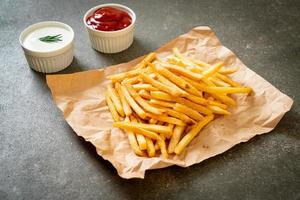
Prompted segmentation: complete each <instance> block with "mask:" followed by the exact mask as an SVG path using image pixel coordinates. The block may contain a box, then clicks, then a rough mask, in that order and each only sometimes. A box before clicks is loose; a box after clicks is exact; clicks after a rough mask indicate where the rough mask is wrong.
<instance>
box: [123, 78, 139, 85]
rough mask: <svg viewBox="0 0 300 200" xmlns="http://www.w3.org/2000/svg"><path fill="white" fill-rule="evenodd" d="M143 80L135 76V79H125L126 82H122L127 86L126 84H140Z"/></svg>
mask: <svg viewBox="0 0 300 200" xmlns="http://www.w3.org/2000/svg"><path fill="white" fill-rule="evenodd" d="M141 80H142V79H141V78H139V77H138V76H134V77H131V78H125V79H124V80H122V82H121V83H122V84H123V85H125V84H130V85H132V84H137V83H139V82H141Z"/></svg>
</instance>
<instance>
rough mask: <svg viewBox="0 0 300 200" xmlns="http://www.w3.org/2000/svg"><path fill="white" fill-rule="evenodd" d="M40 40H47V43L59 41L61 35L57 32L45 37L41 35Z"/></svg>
mask: <svg viewBox="0 0 300 200" xmlns="http://www.w3.org/2000/svg"><path fill="white" fill-rule="evenodd" d="M39 40H40V41H42V42H47V43H52V42H59V41H62V35H61V34H58V35H53V36H51V35H47V36H45V37H41V38H39Z"/></svg>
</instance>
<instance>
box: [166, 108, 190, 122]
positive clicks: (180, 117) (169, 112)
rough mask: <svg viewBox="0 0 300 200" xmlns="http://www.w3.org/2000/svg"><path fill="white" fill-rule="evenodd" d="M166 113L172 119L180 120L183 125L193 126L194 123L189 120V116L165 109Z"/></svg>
mask: <svg viewBox="0 0 300 200" xmlns="http://www.w3.org/2000/svg"><path fill="white" fill-rule="evenodd" d="M165 110H166V113H167V114H168V115H170V116H172V117H175V118H178V119H181V120H182V121H183V122H184V123H186V124H193V123H195V121H194V120H193V119H191V118H190V117H189V116H187V115H185V114H183V113H181V112H177V111H175V110H173V109H169V108H165Z"/></svg>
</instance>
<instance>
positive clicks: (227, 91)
mask: <svg viewBox="0 0 300 200" xmlns="http://www.w3.org/2000/svg"><path fill="white" fill-rule="evenodd" d="M205 90H206V91H205V92H209V93H225V94H232V93H250V92H251V91H252V89H251V88H249V87H206V88H205Z"/></svg>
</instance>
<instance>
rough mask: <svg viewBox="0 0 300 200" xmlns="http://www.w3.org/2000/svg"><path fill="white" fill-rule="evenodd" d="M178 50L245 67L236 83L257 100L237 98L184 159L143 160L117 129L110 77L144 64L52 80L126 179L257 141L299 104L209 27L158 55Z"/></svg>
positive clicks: (77, 126) (81, 131)
mask: <svg viewBox="0 0 300 200" xmlns="http://www.w3.org/2000/svg"><path fill="white" fill-rule="evenodd" d="M173 47H178V49H179V50H180V52H182V53H184V54H185V55H188V56H192V57H195V58H196V59H200V60H203V61H206V62H208V63H215V62H217V61H223V62H224V63H225V65H226V66H231V67H240V70H239V71H238V72H236V73H235V74H234V75H232V78H233V79H234V80H235V81H237V82H239V83H241V84H243V85H245V86H249V87H252V88H253V90H254V93H252V94H251V95H249V96H247V95H235V96H234V98H235V99H236V100H237V102H238V106H237V107H234V108H231V109H230V111H231V112H232V114H231V115H229V116H226V117H220V118H217V119H216V120H214V121H213V122H211V123H210V124H209V125H208V126H206V127H205V128H204V129H203V130H202V131H201V132H200V134H199V135H198V136H197V137H196V138H195V139H194V140H193V141H192V142H191V143H190V144H189V145H188V147H187V148H186V149H185V151H184V152H183V153H182V154H181V155H180V156H170V158H169V159H167V160H165V159H163V158H162V157H161V156H160V157H155V158H144V157H138V156H136V155H135V154H134V152H133V151H132V149H131V147H130V145H129V142H128V139H127V136H126V134H125V133H124V132H123V131H121V130H119V129H117V128H112V123H113V120H112V117H111V114H110V112H109V110H108V108H107V106H106V103H105V98H104V91H105V88H106V85H107V84H108V83H109V81H108V80H107V79H106V78H105V77H106V76H107V75H110V74H114V73H118V72H123V71H126V70H128V69H130V67H132V66H134V65H135V64H136V63H138V62H139V61H140V60H141V58H137V59H135V60H132V61H130V62H128V63H123V64H119V65H115V66H110V67H106V68H105V69H99V70H92V71H85V72H79V73H74V74H65V75H48V76H47V83H48V86H49V87H50V89H51V92H52V95H53V99H54V101H55V103H56V104H57V106H58V107H59V109H60V110H61V111H62V112H63V114H64V118H65V119H66V121H67V122H68V124H69V125H70V126H71V127H72V128H73V130H74V131H75V132H76V134H77V135H78V136H81V137H83V138H84V139H85V140H86V141H89V142H91V143H92V144H93V145H94V146H95V147H96V150H97V153H98V154H99V155H100V156H102V157H103V158H104V159H106V160H108V161H109V162H111V164H112V165H113V166H114V167H115V168H116V169H117V172H118V174H119V175H120V176H121V177H122V178H127V179H129V178H144V175H145V171H146V170H150V169H158V168H163V167H168V166H170V165H179V166H182V167H187V166H190V165H193V164H195V163H200V162H201V161H203V160H205V159H208V158H210V157H212V156H215V155H217V154H220V153H222V152H224V151H226V150H228V149H230V148H231V147H233V146H234V145H236V144H239V143H241V142H246V141H248V140H249V139H251V138H253V137H254V136H256V135H260V134H263V133H267V132H270V131H271V130H272V129H274V128H275V126H276V125H277V123H278V122H279V120H280V119H281V118H282V117H283V115H284V114H285V113H286V112H287V111H289V110H290V109H291V106H292V103H293V100H292V99H291V98H289V97H288V96H286V95H285V94H283V93H281V92H280V91H279V90H278V89H276V88H275V87H274V86H272V85H271V84H270V83H269V82H267V81H266V80H264V79H263V78H262V77H260V76H259V75H257V74H256V73H255V72H253V71H251V70H250V69H249V68H247V67H246V66H245V65H244V64H243V63H242V62H241V61H240V60H239V59H238V58H237V56H236V55H235V54H233V53H232V52H231V51H230V50H229V49H227V48H226V47H224V46H222V44H221V43H220V41H219V40H218V38H217V37H216V35H215V34H214V32H213V31H212V30H211V29H210V28H209V27H196V28H194V29H193V30H191V31H190V32H188V33H186V34H184V35H181V36H179V37H177V38H176V39H174V40H172V41H170V42H169V43H167V44H166V45H164V46H162V47H161V48H159V49H158V50H156V52H157V54H158V56H159V57H161V58H164V57H166V56H168V55H170V54H171V50H172V48H173Z"/></svg>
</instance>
